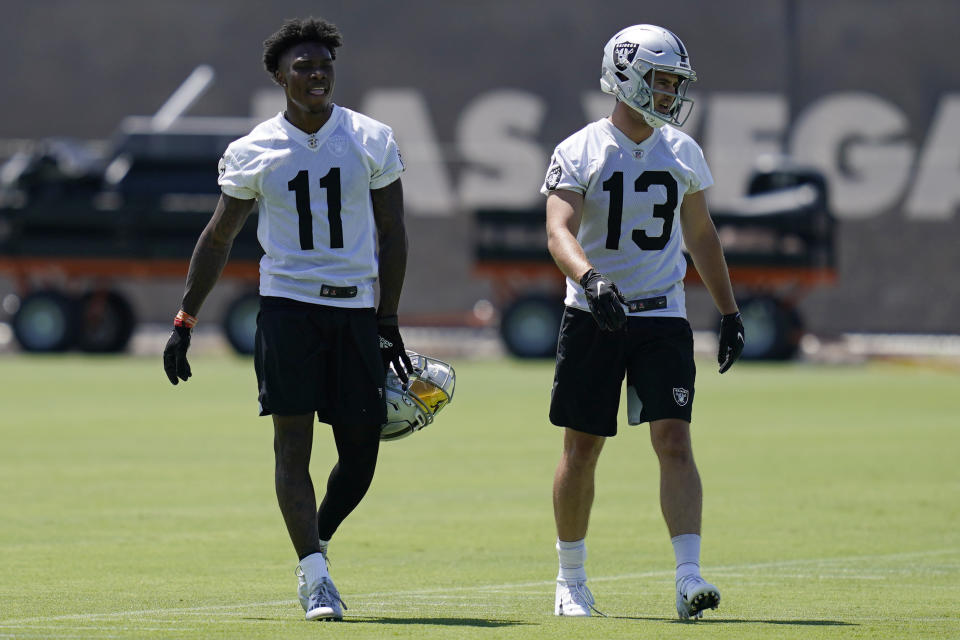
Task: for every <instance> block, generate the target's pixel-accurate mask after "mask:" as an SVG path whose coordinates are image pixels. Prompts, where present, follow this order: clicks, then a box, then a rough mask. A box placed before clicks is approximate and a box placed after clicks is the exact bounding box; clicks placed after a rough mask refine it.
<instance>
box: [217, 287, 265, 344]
mask: <svg viewBox="0 0 960 640" xmlns="http://www.w3.org/2000/svg"><path fill="white" fill-rule="evenodd" d="M258 313H260V294H258V293H255V292H249V293H244V294H242V295H241V296H239V297H238V298H236V299H235V300H234V301H233V302H231V303H230V306H229V307H227V312H226V313H225V314H224V316H223V333H224V335H226V337H227V342H229V343H230V346H231V347H233V349H234V351H236V352H237V353H239V354H240V355H244V356H249V355H252V354H253V349H254V345H255V338H256V335H257V314H258Z"/></svg>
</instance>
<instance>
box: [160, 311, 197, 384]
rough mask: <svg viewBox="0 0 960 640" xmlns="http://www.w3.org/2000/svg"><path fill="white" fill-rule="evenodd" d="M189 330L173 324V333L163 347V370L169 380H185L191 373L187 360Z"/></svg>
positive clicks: (175, 382)
mask: <svg viewBox="0 0 960 640" xmlns="http://www.w3.org/2000/svg"><path fill="white" fill-rule="evenodd" d="M190 331H191V329H188V328H187V327H185V326H182V325H174V327H173V333H171V334H170V339H169V340H167V346H166V347H164V349H163V370H164V371H165V372H166V373H167V378H169V379H170V382H172V383H173V384H177V378H180V379H181V380H183V381H184V382H186V380H187V378H189V377H190V376H191V375H192V374H191V373H190V363H189V362H187V349H189V348H190Z"/></svg>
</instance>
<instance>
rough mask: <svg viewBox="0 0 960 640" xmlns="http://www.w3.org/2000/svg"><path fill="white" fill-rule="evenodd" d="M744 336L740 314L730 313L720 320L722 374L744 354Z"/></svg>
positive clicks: (718, 359) (719, 355) (718, 357)
mask: <svg viewBox="0 0 960 640" xmlns="http://www.w3.org/2000/svg"><path fill="white" fill-rule="evenodd" d="M743 336H744V333H743V321H742V320H741V319H740V314H739V313H728V314H727V315H725V316H723V317H722V318H720V351H719V352H718V353H717V362H719V363H720V373H724V372H726V371H727V369H729V368H730V367H732V366H733V363H734V362H736V361H737V358H739V357H740V354H741V353H743Z"/></svg>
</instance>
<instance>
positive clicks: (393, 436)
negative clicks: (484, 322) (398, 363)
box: [380, 349, 457, 440]
mask: <svg viewBox="0 0 960 640" xmlns="http://www.w3.org/2000/svg"><path fill="white" fill-rule="evenodd" d="M407 355H408V356H410V363H411V364H412V365H413V371H412V372H411V373H410V382H409V383H407V385H406V386H404V384H403V383H402V382H401V381H400V378H398V377H397V374H396V373H394V371H393V368H392V367H388V369H387V381H386V384H385V385H384V388H385V389H386V394H387V422H386V424H384V425H383V426H382V427H381V428H380V439H381V440H399V439H400V438H405V437H407V436H408V435H410V434H411V433H414V432H415V431H419V430H420V429H423V428H424V427H426V426H427V425H428V424H430V423H431V422H433V418H434V416H435V415H437V413H438V412H439V411H440V409H442V408H444V407H445V406H447V405H448V404H450V401H451V400H453V388H454V386H455V385H456V381H457V374H456V373H455V372H454V370H453V367H451V366H450V365H449V364H447V363H446V362H442V361H440V360H437V359H436V358H428V357H427V356H423V355H420V354H419V353H416V352H415V351H410V350H409V349H408V350H407Z"/></svg>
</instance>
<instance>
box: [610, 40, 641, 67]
mask: <svg viewBox="0 0 960 640" xmlns="http://www.w3.org/2000/svg"><path fill="white" fill-rule="evenodd" d="M637 48H638V45H637V43H635V42H621V43H620V44H618V45H616V46H615V47H614V48H613V64H614V65H616V67H617V69H619V70H620V71H623V70H624V69H626V68H627V67H629V66H630V64H631V63H632V62H633V57H634V56H635V55H637Z"/></svg>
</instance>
